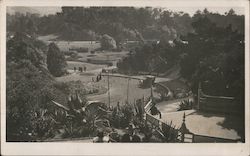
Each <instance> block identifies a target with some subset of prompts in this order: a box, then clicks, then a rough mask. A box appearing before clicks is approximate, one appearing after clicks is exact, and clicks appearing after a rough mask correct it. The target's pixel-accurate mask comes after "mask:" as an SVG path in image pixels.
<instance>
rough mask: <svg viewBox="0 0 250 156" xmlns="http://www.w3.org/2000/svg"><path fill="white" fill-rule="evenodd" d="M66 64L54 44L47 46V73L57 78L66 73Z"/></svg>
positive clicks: (62, 55)
mask: <svg viewBox="0 0 250 156" xmlns="http://www.w3.org/2000/svg"><path fill="white" fill-rule="evenodd" d="M66 65H67V63H66V60H65V57H64V54H63V53H62V52H61V51H60V50H59V48H58V47H57V45H56V44H55V43H50V44H49V50H48V54H47V66H48V70H49V72H50V73H51V74H52V75H54V76H56V77H58V76H62V75H63V74H65V73H66V69H65V67H66Z"/></svg>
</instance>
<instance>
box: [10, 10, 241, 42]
mask: <svg viewBox="0 0 250 156" xmlns="http://www.w3.org/2000/svg"><path fill="white" fill-rule="evenodd" d="M201 16H207V17H208V18H209V19H210V20H211V21H213V22H215V23H216V24H217V25H218V26H220V27H226V26H227V25H228V24H229V23H230V24H231V25H232V28H233V29H234V30H238V31H240V32H244V23H243V22H242V21H243V19H244V17H243V16H238V15H236V14H235V13H234V11H233V10H230V11H229V12H228V13H226V14H225V15H220V14H217V13H211V12H209V11H208V10H207V9H205V10H203V11H199V10H198V11H197V12H196V13H195V14H194V16H193V17H191V16H190V15H189V14H187V13H184V12H173V11H170V10H166V9H161V8H151V7H146V8H134V7H87V8H84V7H62V11H61V12H58V13H57V14H56V15H47V16H39V15H38V14H26V15H23V14H18V13H17V14H15V15H8V17H7V28H8V31H9V32H15V31H21V32H26V33H28V34H31V35H33V34H38V35H48V34H56V35H58V36H59V38H60V39H63V40H99V39H100V36H102V35H104V34H107V35H109V36H111V37H113V38H114V39H115V41H116V43H117V45H118V44H119V43H120V42H122V41H125V40H139V41H141V40H144V39H146V40H162V39H165V40H173V39H176V38H178V37H179V36H180V35H186V34H187V33H189V32H193V31H194V30H193V28H192V26H191V23H192V22H193V21H195V20H197V19H198V18H199V17H201Z"/></svg>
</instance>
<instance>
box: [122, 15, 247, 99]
mask: <svg viewBox="0 0 250 156" xmlns="http://www.w3.org/2000/svg"><path fill="white" fill-rule="evenodd" d="M207 14H208V15H210V14H209V13H207ZM196 16H198V15H196ZM196 16H195V17H196ZM228 16H233V15H231V14H228V15H227V16H225V18H228ZM208 17H209V16H205V14H201V15H200V16H199V18H197V20H196V21H194V22H192V24H191V25H192V27H193V32H192V33H187V34H186V35H183V36H180V39H176V40H174V41H173V42H172V43H167V42H164V41H165V40H161V41H160V43H159V44H152V45H144V46H143V47H142V48H138V49H136V50H135V52H131V53H130V56H129V57H127V58H124V59H123V60H122V61H121V62H119V63H118V67H119V69H120V70H123V71H148V72H159V73H164V72H167V70H168V69H169V68H171V67H173V65H175V64H179V65H180V67H181V68H180V74H181V76H182V77H183V78H185V79H186V80H188V82H191V85H192V88H193V92H194V93H196V92H197V87H198V83H199V82H202V87H203V89H204V91H205V92H206V93H208V94H212V95H224V96H234V97H237V98H238V99H239V100H240V103H241V104H242V103H244V102H243V101H244V97H243V96H244V47H245V44H244V43H245V42H244V35H243V34H242V33H241V31H240V30H234V28H233V26H232V24H230V25H228V26H227V27H219V26H218V25H216V23H214V22H212V21H211V20H210V19H209V18H208ZM243 23H244V22H243ZM211 86H213V87H211Z"/></svg>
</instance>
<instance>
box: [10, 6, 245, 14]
mask: <svg viewBox="0 0 250 156" xmlns="http://www.w3.org/2000/svg"><path fill="white" fill-rule="evenodd" d="M205 8H207V9H208V11H209V12H214V13H219V14H224V13H225V12H228V11H229V10H230V9H231V8H232V9H233V10H234V11H235V13H236V14H239V15H244V8H241V7H169V8H166V9H167V10H172V11H176V12H180V11H183V12H186V13H188V14H189V15H190V16H192V15H193V14H194V13H195V12H196V11H197V10H201V11H202V10H204V9H205ZM7 10H8V12H9V13H14V12H15V11H17V10H19V11H21V12H32V13H40V14H41V15H48V14H55V13H56V12H60V11H61V8H60V7H11V8H8V9H7Z"/></svg>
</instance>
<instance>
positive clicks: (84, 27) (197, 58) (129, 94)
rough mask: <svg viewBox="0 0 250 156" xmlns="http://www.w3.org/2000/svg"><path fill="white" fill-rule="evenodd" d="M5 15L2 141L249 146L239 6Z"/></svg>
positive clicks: (16, 9) (14, 11)
mask: <svg viewBox="0 0 250 156" xmlns="http://www.w3.org/2000/svg"><path fill="white" fill-rule="evenodd" d="M248 4H249V3H248ZM5 9H6V14H5V18H6V31H5V33H3V34H4V35H5V36H4V37H5V43H1V46H2V45H3V44H5V45H6V48H5V51H4V52H1V53H4V54H5V55H1V57H2V56H4V57H5V58H4V60H5V71H6V72H5V74H6V75H5V77H4V80H3V79H2V78H3V76H2V75H1V82H2V81H4V84H5V85H2V84H3V83H1V92H2V91H4V92H5V94H2V93H1V98H3V97H2V95H5V97H4V99H5V103H2V102H3V100H1V106H2V105H5V106H4V108H5V109H4V110H3V107H1V108H2V109H1V114H3V113H2V112H4V114H5V121H4V123H5V126H6V127H5V129H2V128H1V130H2V131H3V130H4V131H5V132H4V134H5V136H1V138H2V140H4V142H6V143H7V144H8V143H16V145H17V144H19V143H20V144H22V143H27V142H29V143H90V144H93V145H94V144H96V143H108V146H111V147H112V145H113V144H119V143H131V144H132V143H133V145H132V146H134V145H135V143H138V144H142V145H143V143H152V144H150V146H154V144H155V145H157V143H161V145H163V144H164V145H168V144H169V143H170V144H171V145H173V143H174V145H176V144H182V143H192V144H195V145H196V144H197V145H198V144H199V143H218V144H219V145H220V143H235V144H236V143H237V144H244V143H246V141H249V140H247V139H249V138H247V137H246V130H247V131H249V129H248V128H249V127H247V125H246V123H247V122H249V119H248V118H246V112H247V113H249V110H246V108H249V106H246V105H249V103H246V98H248V95H249V93H248V94H246V91H247V88H246V81H248V80H246V78H247V79H248V78H249V77H248V76H249V75H246V70H249V69H247V67H248V63H249V62H246V60H248V58H246V52H245V51H246V50H249V49H247V48H246V44H249V41H247V42H246V36H245V35H249V34H246V32H245V31H246V26H247V27H249V25H248V24H246V18H245V16H246V9H248V8H246V7H244V6H242V5H239V6H227V5H225V6H218V7H216V6H215V5H214V6H206V5H204V6H193V7H190V6H187V7H185V6H181V7H178V6H170V7H168V6H167V5H163V6H155V5H153V6H137V5H135V6H133V5H131V6H101V5H97V6H84V5H80V6H79V5H76V6H67V5H60V6H59V5H58V6H29V5H27V6H26V5H25V4H24V5H23V6H19V5H18V6H12V5H11V6H6V8H5ZM248 18H249V16H248ZM247 29H248V31H249V28H247ZM248 33H249V32H248ZM1 35H2V32H1ZM248 39H249V38H248ZM247 47H248V48H249V45H248V46H247ZM248 52H249V51H248ZM247 56H249V55H247ZM1 59H2V58H1ZM248 61H249V60H248ZM246 64H247V67H246ZM1 68H2V63H1ZM247 73H248V72H247ZM248 85H249V84H248ZM3 87H4V88H3ZM246 96H247V97H246ZM248 117H249V115H248ZM2 134H3V133H2ZM248 135H249V133H248ZM73 145H74V144H73ZM119 145H120V144H119ZM123 145H124V144H123ZM211 145H212V144H211ZM223 145H224V144H223ZM208 146H210V144H208Z"/></svg>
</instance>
